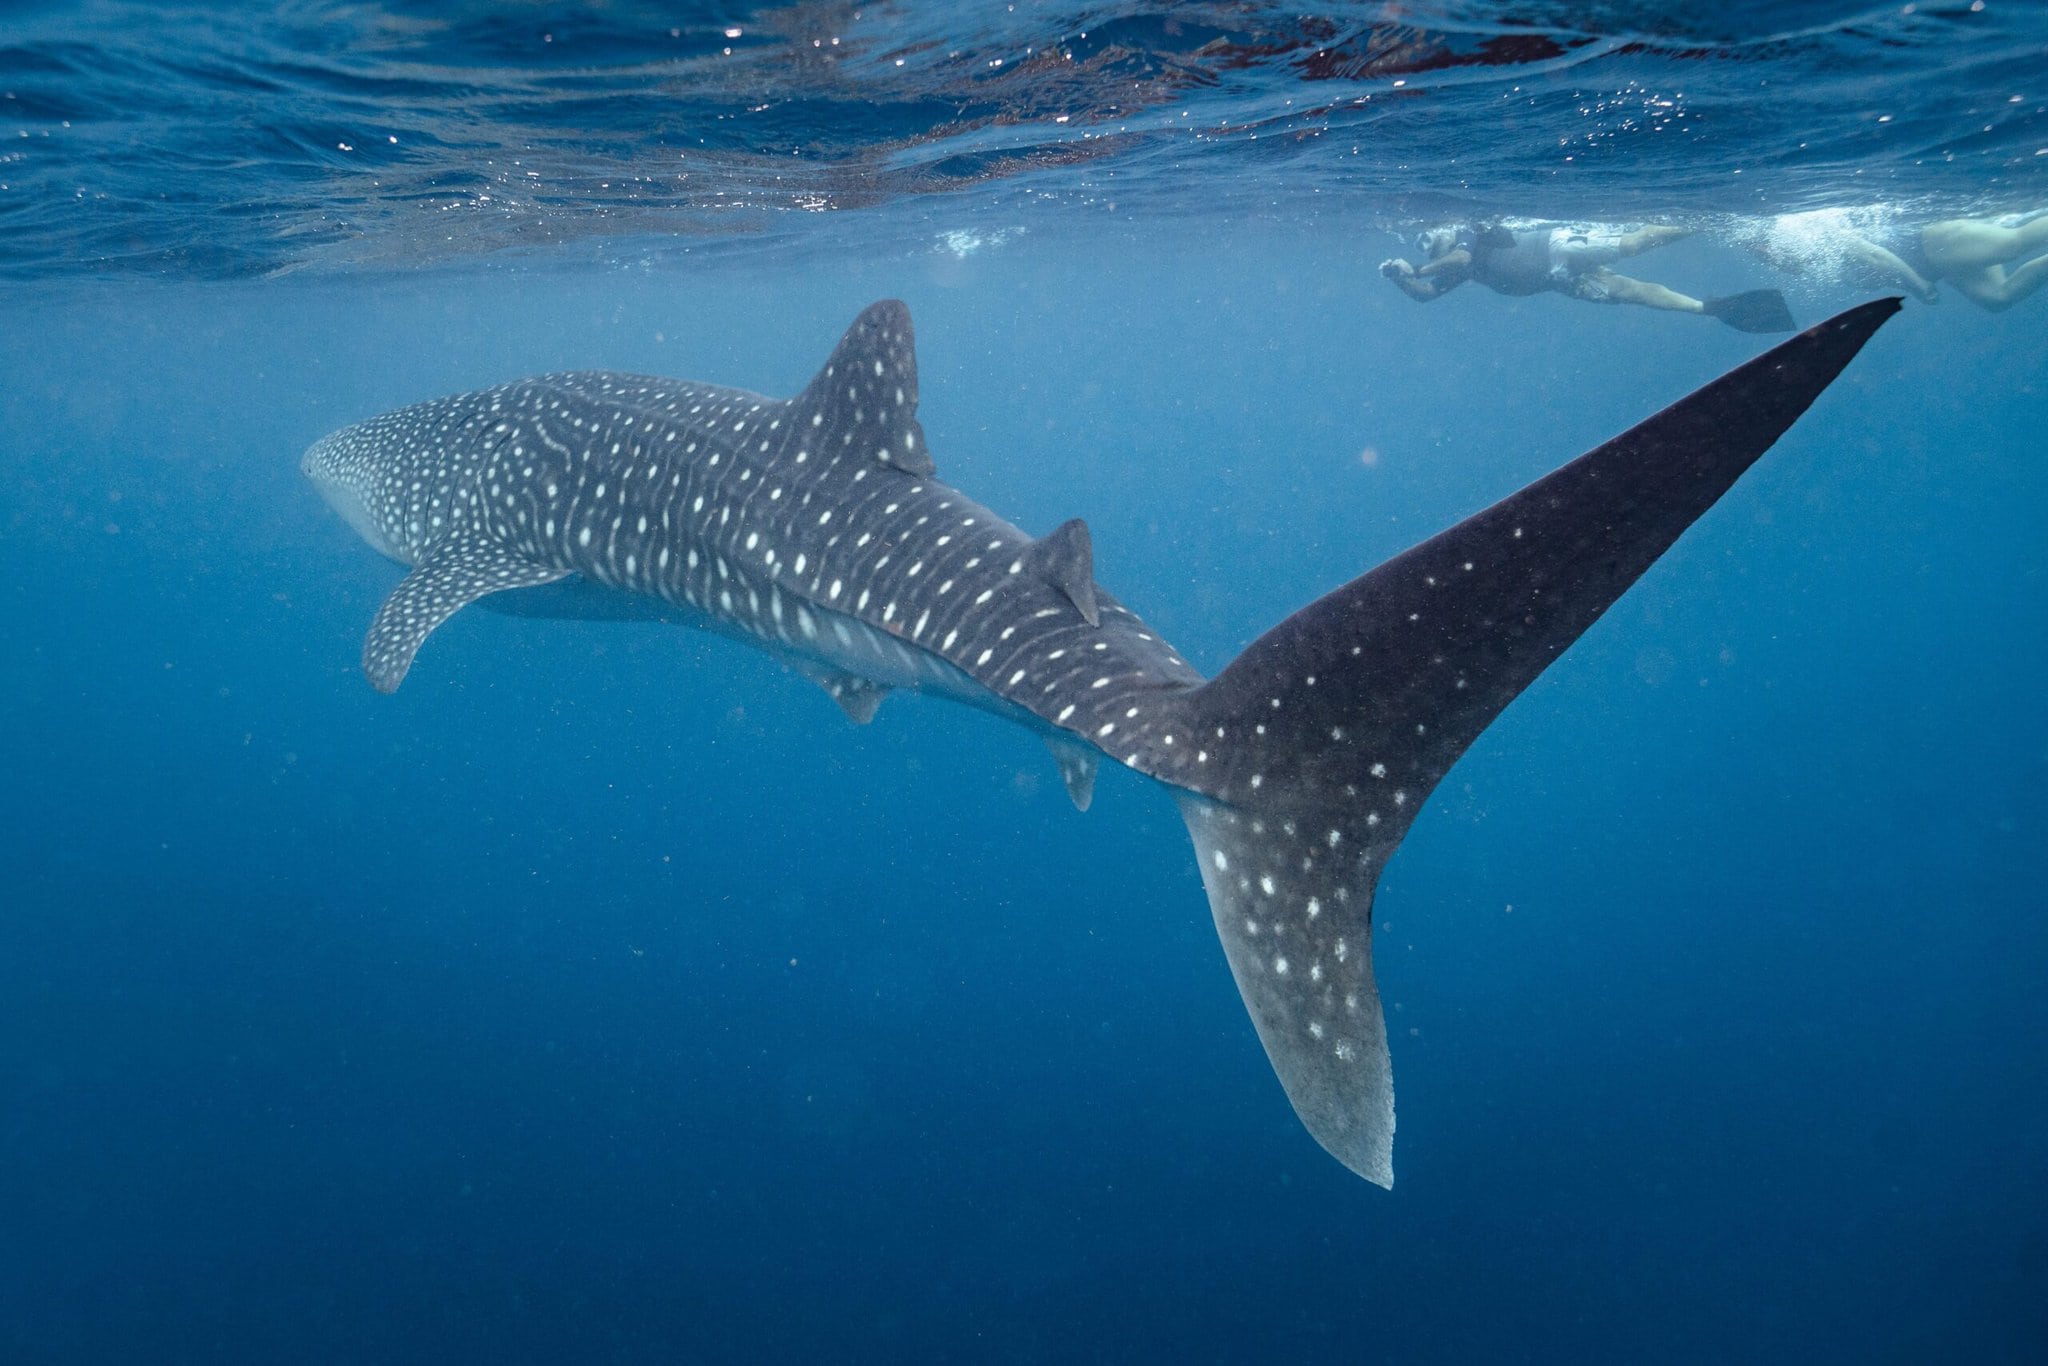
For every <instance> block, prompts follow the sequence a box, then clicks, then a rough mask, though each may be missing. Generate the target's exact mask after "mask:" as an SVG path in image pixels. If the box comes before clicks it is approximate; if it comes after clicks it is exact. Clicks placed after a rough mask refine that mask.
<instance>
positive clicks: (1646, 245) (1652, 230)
mask: <svg viewBox="0 0 2048 1366" xmlns="http://www.w3.org/2000/svg"><path fill="white" fill-rule="evenodd" d="M1691 235H1692V229H1691V228H1674V227H1671V226H1670V225H1669V224H1665V223H1651V224H1649V225H1648V226H1646V227H1641V228H1637V229H1636V230H1635V231H1633V232H1625V233H1622V234H1621V235H1620V236H1619V237H1617V238H1616V239H1615V243H1614V245H1615V249H1616V251H1617V252H1618V253H1619V254H1620V255H1622V256H1635V255H1637V254H1639V253H1641V252H1645V251H1648V250H1650V249H1651V248H1652V247H1661V246H1663V245H1664V244H1665V243H1667V242H1676V241H1677V240H1678V239H1679V238H1681V237H1689V236H1691Z"/></svg>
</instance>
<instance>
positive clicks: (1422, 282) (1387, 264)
mask: <svg viewBox="0 0 2048 1366" xmlns="http://www.w3.org/2000/svg"><path fill="white" fill-rule="evenodd" d="M1471 259H1472V258H1471V257H1470V256H1469V255H1467V254H1465V253H1463V252H1452V253H1451V254H1450V255H1449V256H1445V257H1442V258H1439V259H1438V260H1435V261H1430V262H1427V263H1425V264H1424V265H1423V266H1422V268H1421V269H1419V270H1418V269H1417V268H1416V267H1414V266H1411V265H1409V264H1408V263H1407V262H1406V261H1403V260H1400V259H1398V258H1397V259H1395V260H1391V261H1382V262H1380V274H1382V275H1384V276H1386V277H1387V278H1388V279H1389V280H1392V281H1393V282H1394V283H1395V284H1397V285H1399V286H1400V287H1401V292H1402V293H1403V294H1406V295H1407V296H1408V297H1409V298H1411V299H1413V300H1415V301H1416V302H1417V303H1425V304H1426V303H1428V302H1429V301H1430V300H1431V299H1434V298H1437V297H1439V296H1441V295H1442V294H1443V293H1444V292H1445V291H1447V290H1450V289H1452V288H1455V287H1456V286H1457V285H1459V284H1462V283H1463V282H1464V279H1465V277H1464V275H1462V274H1454V275H1448V276H1437V275H1436V271H1437V270H1438V269H1439V268H1440V267H1441V266H1442V265H1443V264H1444V262H1446V261H1470V260H1471Z"/></svg>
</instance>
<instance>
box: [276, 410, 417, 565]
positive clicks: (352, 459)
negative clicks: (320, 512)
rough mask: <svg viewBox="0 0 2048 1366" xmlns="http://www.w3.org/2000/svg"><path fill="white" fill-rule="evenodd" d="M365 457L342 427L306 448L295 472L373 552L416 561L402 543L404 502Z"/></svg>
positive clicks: (351, 430) (366, 446) (353, 432)
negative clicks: (297, 471)
mask: <svg viewBox="0 0 2048 1366" xmlns="http://www.w3.org/2000/svg"><path fill="white" fill-rule="evenodd" d="M371 457H372V450H371V448H370V443H368V442H366V441H364V440H362V439H361V436H360V434H359V432H358V429H357V428H355V427H345V428H343V429H342V430H341V431H338V432H335V433H333V434H332V435H329V436H323V437H321V438H320V439H319V440H318V441H315V442H314V443H313V444H312V445H310V446H308V447H307V448H306V453H305V454H304V455H302V456H300V457H299V472H300V473H301V474H304V475H305V476H306V478H308V479H310V480H312V481H313V487H314V488H316V489H318V490H320V496H321V497H322V498H324V499H326V500H327V506H329V507H331V508H333V509H334V510H335V511H336V512H338V513H340V514H341V517H342V520H343V521H345V522H347V523H348V524H349V525H350V526H352V527H354V528H355V531H356V534H357V535H358V536H361V537H362V538H363V539H364V540H365V541H368V542H369V543H370V545H371V546H372V547H374V548H375V549H376V550H377V552H378V553H379V554H382V555H388V556H390V557H391V558H392V559H394V560H397V561H398V562H399V563H400V564H412V563H413V562H414V560H415V558H416V557H415V554H414V553H413V552H412V549H411V547H409V545H408V542H409V541H410V540H411V539H412V538H411V537H408V536H407V535H406V534H405V501H406V500H405V498H404V497H403V495H402V492H401V491H399V490H397V489H394V488H393V487H392V486H391V485H390V482H389V480H388V479H387V478H385V473H386V471H385V470H384V469H383V468H382V467H381V466H380V465H379V463H378V462H377V461H376V460H374V459H372V458H371Z"/></svg>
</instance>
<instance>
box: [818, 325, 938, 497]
mask: <svg viewBox="0 0 2048 1366" xmlns="http://www.w3.org/2000/svg"><path fill="white" fill-rule="evenodd" d="M790 407H791V409H792V411H793V413H794V416H795V419H796V430H795V436H794V439H795V440H796V441H797V442H799V443H803V444H807V445H808V446H809V448H810V450H811V451H812V452H813V453H814V454H816V455H818V456H819V457H821V458H822V459H824V460H827V461H830V460H833V459H835V458H842V459H843V458H846V457H849V456H850V457H852V458H854V459H859V460H873V461H876V462H878V463H880V464H883V465H887V466H889V467H890V468H891V469H897V470H901V471H903V472H904V473H905V474H915V475H920V476H922V475H927V474H930V473H932V472H933V467H932V457H931V453H930V452H929V451H927V450H926V449H925V444H924V428H923V427H920V426H919V425H918V422H917V338H916V336H915V334H913V333H912V331H911V328H910V310H909V309H908V308H905V307H904V306H903V303H902V301H901V300H898V299H884V300H882V301H881V302H880V303H876V304H869V305H868V306H867V308H866V309H864V310H863V311H862V312H861V315H860V316H859V317H858V318H855V319H854V320H853V326H851V327H849V328H847V329H846V335H845V336H843V337H841V338H840V339H839V345H838V346H837V347H836V348H834V349H833V352H832V357H831V359H829V360H827V361H826V362H825V368H824V369H822V370H820V371H819V372H818V373H817V376H816V377H815V378H813V379H812V380H811V383H810V387H809V388H807V389H805V390H804V391H803V392H802V393H801V394H798V395H797V396H796V397H795V398H794V399H792V400H790Z"/></svg>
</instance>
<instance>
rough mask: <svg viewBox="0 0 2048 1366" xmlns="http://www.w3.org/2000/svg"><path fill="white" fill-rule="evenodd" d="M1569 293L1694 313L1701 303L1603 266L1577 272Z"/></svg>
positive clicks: (1577, 296) (1697, 310)
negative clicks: (1576, 285) (1595, 269)
mask: <svg viewBox="0 0 2048 1366" xmlns="http://www.w3.org/2000/svg"><path fill="white" fill-rule="evenodd" d="M1572 296H1573V297H1574V298H1578V299H1589V300H1595V301H1598V300H1603V299H1604V300H1605V301H1607V302H1609V303H1617V304H1639V305H1641V306H1642V307H1644V308H1661V309H1665V310H1667V311H1668V312H1672V313H1698V312H1699V311H1700V310H1701V309H1702V308H1703V307H1705V305H1703V304H1702V303H1701V302H1700V301H1699V300H1698V299H1695V298H1693V297H1692V296H1691V295H1690V294H1680V293H1679V292H1678V291H1677V290H1675V289H1666V288H1665V287H1664V286H1663V285H1658V284H1652V283H1650V282H1649V281H1648V280H1634V279H1631V278H1629V277H1628V276H1626V275H1616V274H1615V273H1614V272H1613V271H1611V270H1608V269H1607V268H1605V267H1604V266H1603V267H1602V268H1601V269H1599V270H1597V271H1588V272H1586V274H1585V275H1584V276H1581V277H1580V279H1579V287H1578V288H1577V289H1575V290H1573V291H1572Z"/></svg>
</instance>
